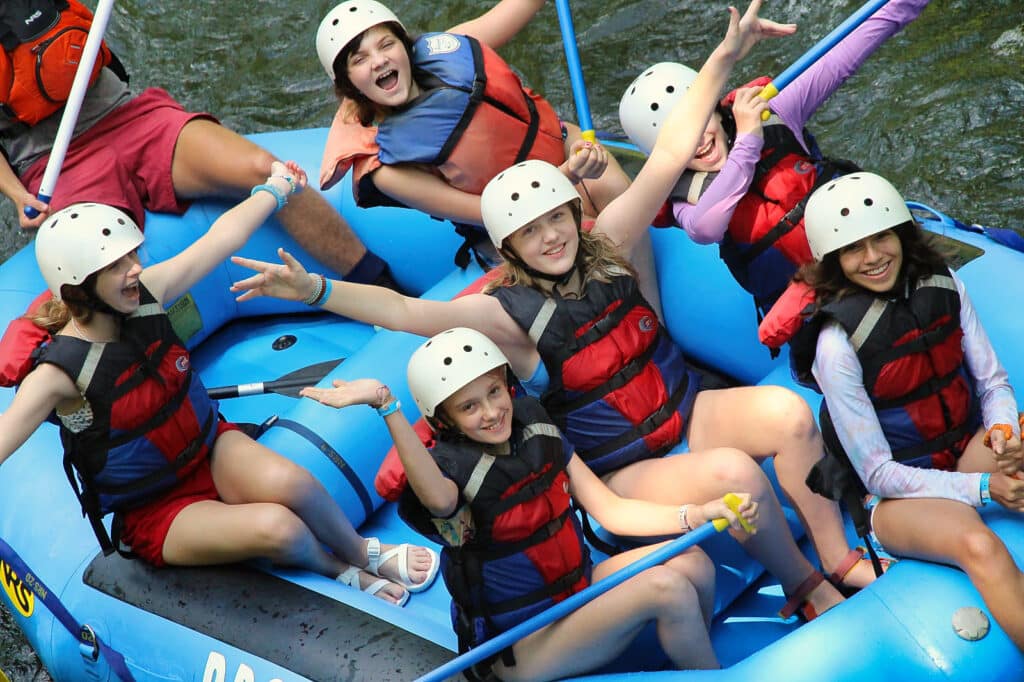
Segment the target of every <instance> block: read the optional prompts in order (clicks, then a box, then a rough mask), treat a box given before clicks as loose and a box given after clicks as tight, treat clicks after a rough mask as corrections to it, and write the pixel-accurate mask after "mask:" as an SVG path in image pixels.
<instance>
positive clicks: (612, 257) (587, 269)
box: [483, 210, 636, 294]
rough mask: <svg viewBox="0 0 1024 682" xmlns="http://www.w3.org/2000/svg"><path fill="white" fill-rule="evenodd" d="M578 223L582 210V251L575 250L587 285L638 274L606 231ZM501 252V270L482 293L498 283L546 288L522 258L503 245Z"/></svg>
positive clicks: (492, 289) (498, 284) (579, 231)
mask: <svg viewBox="0 0 1024 682" xmlns="http://www.w3.org/2000/svg"><path fill="white" fill-rule="evenodd" d="M575 212H576V211H575V210H574V213H575ZM579 224H580V221H579V214H578V213H577V219H576V226H577V234H578V235H579V240H580V242H579V247H578V248H579V251H578V252H577V254H576V267H578V268H579V271H580V277H581V279H582V280H583V285H584V286H586V284H587V283H588V282H589V281H591V280H598V281H601V282H608V281H611V279H612V277H615V276H618V275H622V274H628V275H630V276H631V277H636V270H635V269H634V268H633V266H632V265H631V264H630V263H629V261H627V260H626V259H625V258H623V257H622V256H621V255H619V252H618V249H616V248H615V245H614V244H612V242H611V240H609V239H608V237H606V236H604V235H603V234H593V233H591V232H584V231H583V230H581V229H579ZM502 252H503V255H505V262H504V263H502V264H501V265H500V266H499V268H501V270H502V272H501V274H500V275H499V276H498V277H497V278H495V279H494V280H492V281H491V282H488V283H487V285H486V286H485V287H484V289H483V293H485V294H487V293H490V292H492V291H494V290H495V289H498V288H499V287H514V286H527V287H532V288H533V289H538V290H542V289H543V287H542V286H541V285H540V282H539V281H538V279H537V277H535V276H534V275H532V274H531V273H530V271H529V270H527V269H526V268H525V267H524V265H523V263H522V261H521V260H520V259H519V258H515V257H513V258H509V257H508V256H509V252H508V250H507V248H503V249H502Z"/></svg>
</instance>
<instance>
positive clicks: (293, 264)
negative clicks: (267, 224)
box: [231, 248, 315, 301]
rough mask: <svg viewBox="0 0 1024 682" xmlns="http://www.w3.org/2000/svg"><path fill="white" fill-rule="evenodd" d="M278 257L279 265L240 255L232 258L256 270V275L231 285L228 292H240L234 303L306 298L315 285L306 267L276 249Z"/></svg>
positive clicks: (235, 261)
mask: <svg viewBox="0 0 1024 682" xmlns="http://www.w3.org/2000/svg"><path fill="white" fill-rule="evenodd" d="M277 255H278V256H279V257H280V258H281V262H280V263H268V262H266V261H262V260H255V259H253V258H242V257H241V256H232V257H231V262H232V263H234V264H236V265H241V266H242V267H244V268H249V269H250V270H255V271H256V273H257V274H255V275H253V276H252V277H247V278H246V279H243V280H239V281H238V282H235V283H234V284H232V285H231V291H235V292H239V291H240V292H242V293H241V294H240V295H239V296H236V297H235V300H236V301H248V300H249V299H250V298H256V297H257V296H270V297H272V298H283V299H285V300H289V301H302V300H305V299H306V298H308V297H309V295H310V293H312V291H313V288H314V286H315V285H314V283H313V280H312V278H311V277H310V276H309V273H308V272H306V268H304V267H302V263H300V262H299V261H297V260H295V257H294V256H292V255H291V254H290V253H288V252H287V251H285V250H284V249H282V248H279V249H278V250H277Z"/></svg>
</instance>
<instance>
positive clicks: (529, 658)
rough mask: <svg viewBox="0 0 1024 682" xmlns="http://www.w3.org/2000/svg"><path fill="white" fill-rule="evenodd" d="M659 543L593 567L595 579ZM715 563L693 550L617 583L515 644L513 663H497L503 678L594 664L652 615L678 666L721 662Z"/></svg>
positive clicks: (535, 676) (569, 671)
mask: <svg viewBox="0 0 1024 682" xmlns="http://www.w3.org/2000/svg"><path fill="white" fill-rule="evenodd" d="M657 547H658V545H652V546H650V547H642V548H639V549H635V550H632V551H630V552H624V553H623V554H620V555H618V556H615V557H613V558H612V559H609V560H608V561H604V562H602V563H601V564H599V565H598V566H596V567H595V569H594V580H595V581H596V580H599V579H601V578H602V577H604V576H606V575H608V574H610V573H612V572H614V571H615V570H617V569H618V568H621V567H622V566H624V565H626V564H628V563H631V562H633V561H636V560H637V559H638V558H640V557H641V556H643V555H645V554H648V553H650V552H651V551H653V550H654V549H656V548H657ZM713 596H714V566H713V565H712V564H711V562H710V561H709V560H708V558H707V556H706V555H705V554H704V553H703V552H701V551H700V550H699V549H697V548H694V549H692V550H690V551H687V552H685V553H683V554H682V555H680V556H678V557H675V558H674V559H671V560H669V561H667V562H666V563H664V564H662V565H661V566H655V567H654V568H651V569H648V570H647V571H644V572H642V573H640V574H638V575H636V576H634V577H633V578H631V579H629V580H627V581H626V582H624V583H622V584H621V585H618V586H617V587H615V588H614V589H612V590H610V591H609V592H607V593H605V594H603V595H601V596H600V597H598V598H597V599H595V600H594V601H592V602H590V603H589V604H586V605H584V606H582V607H580V608H579V609H578V610H576V611H575V612H573V613H572V614H570V615H568V616H566V617H565V618H563V619H562V620H560V621H558V622H556V623H553V624H551V625H549V626H547V627H545V628H543V629H541V630H538V631H537V632H535V633H533V634H531V635H529V636H528V637H526V638H525V639H523V640H522V641H520V642H519V643H518V644H516V645H515V648H514V649H513V653H514V654H515V657H516V665H515V666H513V667H511V668H506V667H505V666H504V665H502V664H501V663H500V662H499V663H498V664H497V665H496V666H495V672H496V673H497V674H498V676H499V677H500V678H501V679H503V680H548V679H554V678H561V677H565V676H568V675H575V674H578V673H582V672H585V671H587V670H591V669H593V668H595V667H597V666H599V665H602V664H604V663H607V662H608V661H611V660H612V659H614V658H615V657H616V656H618V655H619V654H620V653H622V651H624V650H625V649H626V647H627V646H628V645H629V643H630V642H631V641H632V640H633V638H634V637H636V635H637V634H638V633H639V632H640V629H641V628H642V627H643V625H644V624H645V623H647V622H648V621H651V620H656V621H657V630H658V640H659V642H660V643H661V645H662V648H663V649H664V650H665V652H666V653H667V654H668V655H669V657H670V658H671V659H672V662H673V663H674V664H675V665H676V666H677V667H679V668H690V669H693V668H698V669H711V668H718V667H719V665H718V659H717V658H716V657H715V653H714V651H713V650H712V648H711V641H710V639H709V637H708V632H707V622H708V619H709V618H710V608H711V604H712V603H713Z"/></svg>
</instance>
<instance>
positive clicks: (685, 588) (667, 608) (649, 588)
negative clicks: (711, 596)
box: [637, 565, 700, 617]
mask: <svg viewBox="0 0 1024 682" xmlns="http://www.w3.org/2000/svg"><path fill="white" fill-rule="evenodd" d="M637 577H638V578H639V579H640V580H641V581H642V584H643V588H644V590H643V595H644V600H643V601H644V602H645V603H646V604H647V606H648V608H649V609H650V612H651V615H652V616H655V617H656V616H659V615H672V616H677V615H678V614H679V613H680V612H683V611H688V610H691V609H692V610H699V609H700V599H699V597H698V592H697V587H696V585H694V584H693V581H692V580H691V579H690V578H689V577H688V576H687V575H684V574H683V573H682V572H680V571H677V570H674V569H673V568H672V567H670V566H667V565H661V566H654V567H653V568H649V569H647V570H646V571H644V572H643V573H641V574H640V575H639V576H637Z"/></svg>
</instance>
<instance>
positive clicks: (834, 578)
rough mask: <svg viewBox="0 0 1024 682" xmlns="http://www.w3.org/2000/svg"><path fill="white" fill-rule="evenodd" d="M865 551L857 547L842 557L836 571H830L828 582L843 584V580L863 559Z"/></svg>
mask: <svg viewBox="0 0 1024 682" xmlns="http://www.w3.org/2000/svg"><path fill="white" fill-rule="evenodd" d="M866 551H867V550H865V549H864V548H863V547H857V548H856V549H851V550H850V551H849V552H847V553H846V556H845V557H843V560H842V561H840V562H839V565H838V566H836V570H834V571H832V573H830V574H829V576H828V578H829V580H830V581H831V582H832V583H833V584H836V585H838V584H839V583H841V582H843V579H845V578H846V576H848V575H849V574H850V571H852V570H853V567H854V566H856V565H857V563H858V562H859V561H860V560H861V559H863V558H864V553H865V552H866Z"/></svg>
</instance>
